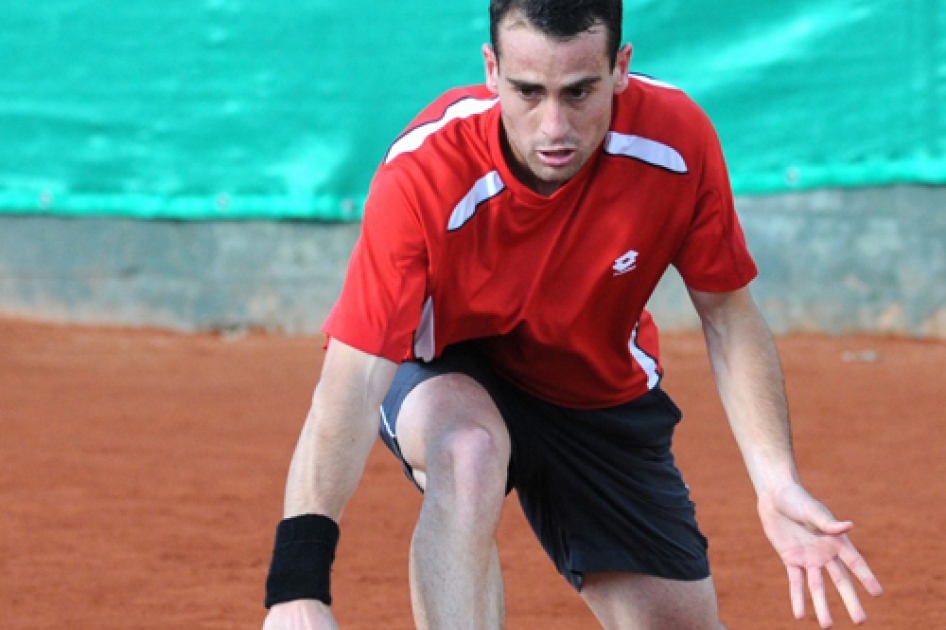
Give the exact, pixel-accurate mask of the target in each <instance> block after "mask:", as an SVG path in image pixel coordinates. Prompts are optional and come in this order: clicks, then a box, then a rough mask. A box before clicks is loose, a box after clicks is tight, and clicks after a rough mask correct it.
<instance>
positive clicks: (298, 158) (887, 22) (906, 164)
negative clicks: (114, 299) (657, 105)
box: [0, 0, 946, 220]
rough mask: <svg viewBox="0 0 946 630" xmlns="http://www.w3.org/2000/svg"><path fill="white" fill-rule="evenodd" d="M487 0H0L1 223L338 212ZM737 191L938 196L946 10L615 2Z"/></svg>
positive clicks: (470, 32)
mask: <svg viewBox="0 0 946 630" xmlns="http://www.w3.org/2000/svg"><path fill="white" fill-rule="evenodd" d="M487 4H488V3H487V0H449V1H442V0H441V1H432V0H399V1H397V2H395V1H394V0H366V1H363V2H342V3H338V2H331V1H330V0H297V1H295V2H286V3H283V2H271V1H264V0H162V1H161V2H155V1H154V0H97V1H96V0H42V1H41V2H37V1H36V0H5V2H4V3H3V9H2V13H0V212H8V213H52V214H60V215H62V214H66V215H119V216H135V217H143V218H158V217H161V218H180V219H214V218H218V219H224V218H226V219H229V218H250V217H252V218H294V219H298V218H317V219H328V220H347V219H356V218H358V216H359V213H360V210H361V204H362V201H363V199H364V195H365V192H366V190H367V187H368V183H369V181H370V178H371V175H372V173H373V171H374V168H375V166H376V165H377V163H378V162H379V161H380V159H381V158H382V156H383V154H384V152H385V150H386V148H387V146H388V144H389V143H390V142H391V141H392V140H393V139H394V137H395V136H396V135H397V134H398V133H399V132H400V130H401V129H402V127H403V126H404V125H405V124H407V123H408V122H409V121H410V119H411V118H412V117H413V116H414V114H415V113H416V112H417V110H418V109H419V108H420V107H422V106H423V105H425V104H426V103H427V102H428V101H429V100H431V99H432V98H434V97H436V96H437V95H438V94H439V93H440V92H442V91H443V90H444V89H446V88H448V87H451V86H453V85H458V84H468V83H476V82H480V81H481V80H482V76H483V70H482V61H481V57H480V52H479V48H480V45H481V44H482V43H483V42H484V41H485V40H486V38H487V37H488V32H487V31H488V22H487ZM625 11H626V20H625V39H627V40H629V41H631V42H632V43H633V44H634V46H635V56H634V60H633V62H632V69H633V70H635V71H639V72H644V73H646V74H650V75H652V76H655V77H657V78H659V79H661V80H664V81H667V82H670V83H673V84H675V85H677V86H679V87H682V88H683V89H685V90H686V91H687V92H689V93H690V95H691V96H692V97H693V98H694V99H695V100H696V101H697V102H698V103H700V104H701V105H702V106H703V107H704V108H705V109H706V110H707V111H708V112H709V114H710V116H711V117H712V118H713V120H714V121H715V123H716V125H717V128H718V130H719V133H720V136H721V137H722V140H723V146H724V149H725V151H726V154H727V157H728V159H729V164H730V170H731V174H732V180H733V185H734V188H735V190H736V192H737V193H739V194H766V193H778V192H785V191H792V190H802V189H811V188H815V187H836V186H863V185H884V184H891V183H911V182H912V183H946V0H830V1H825V0H774V1H772V2H757V1H754V2H747V1H739V0H729V1H726V2H724V1H722V0H686V1H683V0H660V1H659V2H657V1H656V0H628V1H627V2H625Z"/></svg>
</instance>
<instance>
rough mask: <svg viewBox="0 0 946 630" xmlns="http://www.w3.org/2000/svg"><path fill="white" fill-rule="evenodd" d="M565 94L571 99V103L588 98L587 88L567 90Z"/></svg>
mask: <svg viewBox="0 0 946 630" xmlns="http://www.w3.org/2000/svg"><path fill="white" fill-rule="evenodd" d="M566 94H567V95H568V98H570V99H572V100H573V101H580V100H581V99H583V98H585V97H586V96H588V90H587V88H572V89H570V90H568V91H567V92H566Z"/></svg>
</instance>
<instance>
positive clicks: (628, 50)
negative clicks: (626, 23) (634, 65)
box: [614, 44, 634, 94]
mask: <svg viewBox="0 0 946 630" xmlns="http://www.w3.org/2000/svg"><path fill="white" fill-rule="evenodd" d="M633 54H634V48H633V46H631V45H630V44H624V45H623V46H621V48H620V49H619V50H618V54H617V57H616V58H615V60H614V93H615V94H620V93H621V92H623V91H624V90H626V89H627V82H628V78H627V73H628V72H629V71H630V68H631V56H632V55H633Z"/></svg>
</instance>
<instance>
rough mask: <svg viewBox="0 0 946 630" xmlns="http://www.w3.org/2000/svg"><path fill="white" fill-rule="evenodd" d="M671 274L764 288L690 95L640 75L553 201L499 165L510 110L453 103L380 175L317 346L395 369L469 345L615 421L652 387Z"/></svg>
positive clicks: (481, 100) (399, 144) (420, 122)
mask: <svg viewBox="0 0 946 630" xmlns="http://www.w3.org/2000/svg"><path fill="white" fill-rule="evenodd" d="M669 265H674V266H675V267H676V268H677V270H678V271H679V272H680V274H681V276H682V278H683V280H684V282H685V283H686V284H687V285H688V286H689V287H691V288H693V289H696V290H699V291H716V292H720V291H734V290H736V289H739V288H742V287H744V286H745V285H747V284H748V283H749V282H750V281H751V280H752V279H753V278H754V277H755V275H756V267H755V264H754V263H753V261H752V258H751V257H750V255H749V252H748V250H747V248H746V244H745V239H744V237H743V233H742V229H741V227H740V225H739V222H738V219H737V217H736V213H735V209H734V206H733V199H732V193H731V190H730V186H729V179H728V175H727V172H726V166H725V162H724V160H723V155H722V151H721V149H720V146H719V141H718V139H717V137H716V133H715V131H714V129H713V127H712V125H711V124H710V122H709V120H708V119H707V117H706V116H705V114H704V113H703V112H702V110H700V109H699V107H697V106H696V105H695V104H694V103H693V101H691V100H690V99H689V98H688V97H687V96H686V95H685V94H684V93H683V92H681V91H679V90H677V89H675V88H672V87H670V86H667V85H664V84H660V83H658V82H655V81H652V80H650V79H646V78H644V77H639V76H636V75H631V81H630V86H629V87H628V89H627V90H626V91H625V92H623V93H622V94H620V95H619V96H617V97H615V106H614V113H613V120H612V124H611V128H610V132H609V133H608V134H607V137H606V138H605V140H604V142H603V143H602V146H601V148H600V149H599V150H598V151H597V152H596V153H595V154H594V155H593V156H592V157H591V158H590V159H589V160H588V163H587V164H585V166H584V167H583V168H582V170H581V171H579V172H578V173H577V174H576V175H575V176H574V177H573V178H572V179H571V180H569V181H568V182H567V183H566V184H565V185H564V186H562V187H561V188H559V189H558V190H557V191H556V192H555V193H554V194H553V195H552V196H550V197H543V196H541V195H539V194H537V193H535V192H533V191H532V190H530V189H529V188H527V187H526V186H524V185H523V184H522V183H521V182H519V181H518V180H517V179H516V178H515V177H514V176H513V175H512V173H511V172H510V170H509V167H508V166H507V164H506V161H505V158H504V157H503V153H502V149H501V146H500V106H499V102H498V101H497V100H496V99H495V98H494V96H493V95H492V94H491V93H490V92H489V91H488V90H487V89H486V88H485V87H484V86H479V87H469V88H460V89H456V90H452V91H450V92H448V93H446V94H444V95H443V96H442V97H440V98H439V99H438V100H437V101H435V102H434V103H433V104H431V105H430V106H429V107H428V108H427V109H425V110H424V111H423V112H422V113H421V114H420V115H419V116H418V117H417V118H416V119H415V120H414V122H413V123H412V124H411V125H410V127H409V128H408V130H407V131H406V132H405V133H404V134H402V135H401V136H400V138H399V139H398V140H397V141H395V143H394V144H393V145H392V146H391V149H390V150H389V152H388V155H387V156H386V157H385V160H384V163H383V164H382V165H381V166H380V168H379V169H378V172H377V173H376V175H375V178H374V180H373V182H372V185H371V190H370V193H369V196H368V200H367V203H366V205H365V216H364V222H363V225H362V233H361V237H360V239H359V241H358V243H357V245H356V246H355V250H354V252H353V254H352V259H351V262H350V265H349V269H348V276H347V278H346V281H345V285H344V287H343V289H342V293H341V296H340V298H339V300H338V302H337V303H336V304H335V306H334V308H333V309H332V312H331V313H330V315H329V317H328V320H327V321H326V323H325V326H324V328H323V331H324V332H325V333H326V334H327V335H328V336H329V337H334V338H337V339H339V340H341V341H343V342H345V343H346V344H349V345H351V346H354V347H355V348H358V349H360V350H362V351H364V352H368V353H370V354H375V355H378V356H382V357H386V358H388V359H390V360H392V361H396V362H400V361H404V360H408V359H422V360H428V361H429V360H431V359H433V358H434V357H436V356H439V355H440V353H441V352H442V351H443V349H444V348H445V347H446V346H448V345H451V344H454V343H458V342H461V341H467V340H474V339H475V340H477V341H476V343H477V345H478V346H479V347H480V348H481V349H482V350H483V352H484V353H485V354H486V355H487V357H488V358H489V360H490V363H491V365H492V366H493V368H494V369H495V370H496V371H497V372H498V373H499V374H500V375H502V376H503V377H505V378H506V379H508V380H509V381H511V382H512V383H514V384H515V385H517V386H519V387H520V388H522V389H524V390H525V391H527V392H529V393H531V394H533V395H535V396H537V397H539V398H542V399H544V400H547V401H549V402H552V403H555V404H559V405H563V406H568V407H578V408H594V407H606V406H612V405H617V404H621V403H623V402H627V401H629V400H632V399H634V398H636V397H638V396H640V395H642V394H643V393H645V392H646V391H647V390H648V389H650V388H653V387H654V386H656V384H657V383H658V382H659V379H660V376H661V374H662V368H661V366H660V363H659V359H658V344H657V329H656V326H655V325H654V322H653V321H652V319H651V317H650V314H649V313H648V312H647V311H646V310H645V309H644V306H645V304H646V303H647V300H648V299H649V298H650V296H651V294H652V292H653V290H654V288H655V286H656V285H657V282H658V281H659V280H660V278H661V276H662V275H663V274H664V272H665V271H666V270H667V268H668V266H669Z"/></svg>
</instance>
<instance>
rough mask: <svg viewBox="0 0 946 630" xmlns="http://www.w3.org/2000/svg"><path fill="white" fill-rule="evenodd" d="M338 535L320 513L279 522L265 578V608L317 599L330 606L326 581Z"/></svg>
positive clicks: (332, 522)
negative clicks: (271, 558) (294, 601)
mask: <svg viewBox="0 0 946 630" xmlns="http://www.w3.org/2000/svg"><path fill="white" fill-rule="evenodd" d="M338 535H339V530H338V525H337V524H336V523H335V521H333V520H332V519H331V518H329V517H327V516H322V515H321V514H303V515H302V516H294V517H292V518H287V519H284V520H282V521H280V523H279V526H278V527H277V528H276V544H275V546H274V548H273V562H272V564H271V565H270V567H269V575H268V576H267V577H266V607H267V608H270V607H272V606H274V605H276V604H281V603H283V602H289V601H293V600H296V599H317V600H319V601H321V602H324V603H325V604H326V605H331V603H332V594H331V588H330V579H329V578H330V575H331V572H332V562H333V561H334V560H335V548H336V547H337V546H338Z"/></svg>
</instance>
